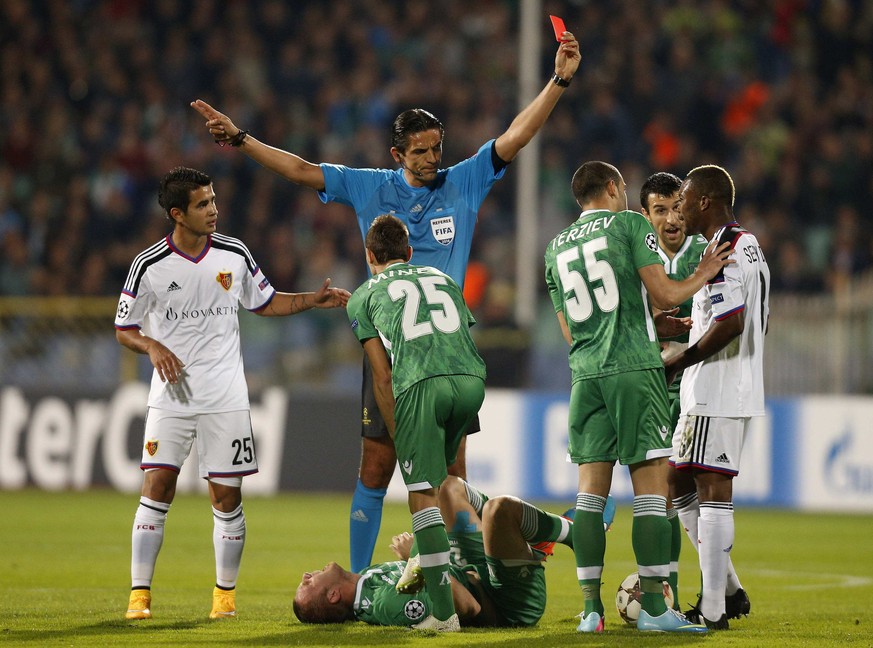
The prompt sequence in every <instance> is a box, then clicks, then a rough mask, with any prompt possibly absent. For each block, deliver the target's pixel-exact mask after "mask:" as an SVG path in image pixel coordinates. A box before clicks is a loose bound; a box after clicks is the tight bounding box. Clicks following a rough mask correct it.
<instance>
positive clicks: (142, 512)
mask: <svg viewBox="0 0 873 648" xmlns="http://www.w3.org/2000/svg"><path fill="white" fill-rule="evenodd" d="M169 510H170V505H169V504H165V503H164V502H156V501H154V500H150V499H149V498H147V497H140V498H139V508H137V509H136V515H135V516H134V518H133V532H132V535H131V557H130V581H131V587H132V588H133V589H138V588H145V589H149V588H151V585H152V577H153V576H154V574H155V563H156V562H157V560H158V553H159V552H160V550H161V545H162V544H163V542H164V523H165V522H166V520H167V512H168V511H169Z"/></svg>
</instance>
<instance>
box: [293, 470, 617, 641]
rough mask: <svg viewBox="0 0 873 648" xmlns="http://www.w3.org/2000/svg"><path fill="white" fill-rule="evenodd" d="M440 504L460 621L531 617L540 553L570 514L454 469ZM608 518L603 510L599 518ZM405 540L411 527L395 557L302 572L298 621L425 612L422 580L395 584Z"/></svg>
mask: <svg viewBox="0 0 873 648" xmlns="http://www.w3.org/2000/svg"><path fill="white" fill-rule="evenodd" d="M440 511H441V513H442V516H443V518H444V519H445V522H446V526H447V529H448V533H449V540H450V543H451V547H452V550H451V565H450V567H449V571H448V572H447V573H446V578H448V579H449V580H450V581H451V586H452V596H453V599H454V604H455V610H456V611H457V613H458V617H459V619H460V622H461V625H462V626H464V625H467V626H479V627H512V626H532V625H534V624H536V623H537V621H539V620H540V617H542V615H543V612H544V611H545V607H546V580H545V570H544V565H543V561H544V560H545V558H546V557H547V556H548V555H550V554H551V548H552V546H553V545H554V543H556V542H559V543H561V544H565V545H567V546H569V547H571V548H572V544H571V543H572V540H571V533H570V530H571V528H572V525H573V522H572V521H571V520H568V519H567V518H564V517H562V516H559V515H555V514H553V513H548V512H546V511H543V510H541V509H538V508H536V507H535V506H533V505H531V504H528V503H527V502H524V501H522V500H520V499H518V498H515V497H511V496H505V495H504V496H500V497H495V498H492V499H488V498H487V497H486V496H485V495H483V494H482V493H480V492H479V491H477V490H476V489H474V488H473V487H471V486H470V485H469V484H467V483H466V482H465V481H463V480H462V479H460V478H458V477H449V478H448V479H447V480H446V481H445V482H443V485H442V488H441V489H440ZM612 515H614V507H613V508H612ZM611 522H612V517H611V515H610V516H608V517H607V518H606V523H607V524H610V523H611ZM412 541H413V536H412V534H410V533H403V534H400V535H397V536H394V538H393V541H392V544H391V549H392V551H394V553H395V554H396V555H397V556H398V558H400V560H399V561H393V562H385V563H379V564H375V565H371V566H370V567H368V568H366V569H364V570H362V571H361V572H360V573H354V572H350V571H347V570H345V569H343V568H342V567H340V566H339V565H337V564H336V563H335V562H333V563H330V564H329V565H327V566H326V567H325V568H324V569H320V570H318V571H314V572H306V573H305V574H303V579H302V580H301V581H300V585H299V586H298V587H297V592H296V594H295V596H294V613H295V614H296V615H297V618H298V619H300V620H301V621H303V622H304V623H342V622H344V621H363V622H365V623H370V624H373V625H391V626H415V624H417V623H418V622H420V621H421V620H422V619H425V618H426V617H427V616H428V615H429V614H430V613H431V600H430V597H429V596H428V593H427V589H426V588H423V589H420V590H419V591H417V592H414V593H410V592H409V591H408V590H407V592H405V593H404V592H400V591H398V589H397V583H398V581H399V580H400V578H401V576H402V574H403V571H404V569H405V567H406V560H407V559H408V557H409V553H410V550H411V548H412ZM532 545H536V546H537V547H538V548H534V547H533V546H532ZM421 583H423V579H420V580H419V581H418V584H419V586H420V585H421ZM409 589H415V587H411V588H409Z"/></svg>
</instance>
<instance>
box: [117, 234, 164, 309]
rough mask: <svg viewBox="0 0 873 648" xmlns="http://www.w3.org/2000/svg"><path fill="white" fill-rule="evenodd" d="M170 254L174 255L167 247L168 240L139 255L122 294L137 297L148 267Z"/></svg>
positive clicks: (132, 266)
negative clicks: (140, 283)
mask: <svg viewBox="0 0 873 648" xmlns="http://www.w3.org/2000/svg"><path fill="white" fill-rule="evenodd" d="M169 254H172V250H171V249H170V247H169V246H168V245H167V242H166V240H162V241H160V242H158V243H155V244H154V245H153V246H151V247H150V248H148V249H147V250H145V251H144V252H141V253H140V254H138V255H137V256H136V258H135V259H134V260H133V263H132V264H131V266H130V272H128V274H127V280H126V281H125V282H124V288H123V290H122V292H123V293H125V294H127V295H130V296H131V297H136V294H137V291H138V290H139V282H140V281H142V277H143V275H144V274H145V272H146V270H147V269H148V267H149V266H150V265H152V264H153V263H157V262H158V261H160V260H161V259H163V258H164V257H166V256H168V255H169Z"/></svg>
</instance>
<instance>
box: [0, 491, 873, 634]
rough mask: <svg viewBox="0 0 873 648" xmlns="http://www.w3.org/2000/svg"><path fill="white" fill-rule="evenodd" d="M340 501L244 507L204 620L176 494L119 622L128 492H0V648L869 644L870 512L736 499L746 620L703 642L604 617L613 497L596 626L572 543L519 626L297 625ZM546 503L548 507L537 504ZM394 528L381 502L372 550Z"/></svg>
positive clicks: (339, 542)
mask: <svg viewBox="0 0 873 648" xmlns="http://www.w3.org/2000/svg"><path fill="white" fill-rule="evenodd" d="M349 497H350V496H316V495H299V494H297V495H283V496H279V497H275V498H248V499H246V501H245V510H246V519H247V523H248V537H247V541H246V549H245V554H244V556H243V564H242V572H241V577H240V582H239V585H238V588H237V610H238V615H239V616H238V618H236V619H232V620H224V621H210V620H209V619H208V614H209V610H210V606H211V595H212V587H213V584H214V581H213V579H214V564H213V558H212V515H211V511H210V507H209V502H208V499H207V497H206V496H203V495H197V496H195V495H188V496H182V495H180V496H179V497H177V499H176V501H175V503H174V504H173V507H172V509H171V510H170V515H169V518H168V520H167V529H166V535H165V539H164V547H163V550H162V551H161V556H160V558H159V560H158V566H157V573H156V575H155V582H154V586H153V600H152V612H153V614H154V619H152V620H150V621H126V620H125V619H124V611H125V610H126V608H127V597H128V592H129V587H130V585H129V569H130V567H129V564H130V529H131V524H132V521H133V513H134V510H135V508H136V505H137V496H135V495H121V494H118V493H115V492H110V491H99V490H97V491H89V492H83V493H47V492H38V491H21V492H0V510H2V511H3V513H4V521H3V523H2V525H0V549H2V554H3V558H4V560H3V569H2V570H0V643H2V644H8V645H31V646H47V645H64V646H95V645H101V646H133V645H138V646H225V645H240V646H278V645H283V646H285V645H292V646H331V647H339V646H409V647H410V648H416V647H417V646H435V645H450V646H490V645H497V644H500V645H502V646H508V647H509V648H513V647H519V648H522V647H523V648H528V647H534V648H536V647H543V648H545V647H549V648H551V647H553V646H567V645H584V646H623V645H628V644H631V643H633V644H635V645H642V646H676V645H695V644H703V643H707V644H709V645H715V644H718V645H721V646H732V647H733V646H775V645H781V646H836V645H840V646H873V542H871V540H870V538H871V532H873V517H871V516H862V515H813V514H802V513H796V512H787V511H777V510H760V509H739V510H738V512H737V515H736V526H737V534H736V546H735V547H734V550H733V553H732V558H733V560H734V564H735V565H736V566H737V569H738V571H739V573H740V577H741V580H742V582H743V586H744V587H745V588H746V590H747V591H748V592H749V596H750V597H751V600H752V614H751V616H750V617H749V618H745V619H741V620H739V621H731V630H730V631H728V632H722V633H715V634H710V635H708V636H703V637H700V636H695V637H692V636H676V635H670V636H667V635H655V636H653V635H646V636H641V635H639V634H638V633H637V632H636V630H634V629H632V628H631V627H629V626H626V625H625V624H624V623H623V622H622V621H620V620H619V618H618V615H617V614H616V613H615V612H614V610H613V608H612V606H611V599H612V595H613V592H614V591H615V589H616V588H617V587H618V584H619V583H620V582H621V580H622V579H623V578H624V577H625V576H627V574H629V573H631V572H633V571H635V570H636V567H635V565H634V560H633V552H632V550H631V546H630V524H631V511H630V508H629V507H619V510H618V515H617V517H616V522H615V525H614V527H613V530H612V531H610V533H609V535H608V537H607V540H608V544H607V559H606V569H605V572H604V578H603V580H604V583H605V584H604V587H603V592H604V601H605V603H606V604H607V618H606V632H605V633H604V634H603V635H599V636H591V635H578V634H577V633H576V632H575V625H576V621H575V620H574V616H575V615H576V614H577V613H578V612H579V611H580V610H581V608H582V605H581V595H580V594H579V591H578V586H577V584H576V581H575V567H574V561H573V555H572V552H571V551H570V550H569V549H567V548H565V547H561V546H558V548H557V550H556V554H555V555H554V556H552V557H551V558H549V561H548V566H547V581H548V593H549V603H548V607H547V609H546V614H545V616H544V617H543V619H542V620H541V621H540V623H539V624H538V625H537V626H536V627H534V628H527V629H520V630H473V629H470V630H465V631H463V632H462V633H459V634H458V635H444V636H439V637H434V636H421V635H418V634H415V633H413V632H410V631H407V630H404V629H400V628H378V627H373V626H367V625H365V624H362V623H346V624H344V625H341V626H321V627H318V626H307V625H303V624H300V623H298V622H297V620H296V619H295V618H294V616H293V613H292V611H291V597H292V595H293V591H294V588H295V587H296V585H297V583H298V582H299V580H300V575H301V574H302V572H303V571H305V570H307V569H312V568H319V567H321V566H323V565H324V564H326V563H327V562H329V561H331V560H337V561H338V562H340V564H348V558H347V555H348V539H347V532H348V530H347V517H348V503H349ZM546 508H548V509H550V510H554V511H556V512H558V511H561V510H563V509H564V508H566V505H562V504H560V503H557V504H553V505H550V506H548V505H547V507H546ZM408 527H409V513H408V511H407V510H406V508H405V506H404V505H401V504H394V503H391V504H388V505H386V509H385V517H384V519H383V524H382V533H381V535H380V537H379V542H378V545H377V549H376V556H375V558H374V559H375V560H389V559H391V554H390V552H389V550H388V548H387V545H388V542H389V539H390V536H391V535H393V534H394V533H396V532H397V531H400V530H403V529H406V528H408ZM683 549H684V551H683V555H682V561H681V570H680V574H681V575H680V583H679V585H680V587H679V601H680V602H681V603H682V605H683V607H687V604H688V603H690V602H693V601H694V600H695V595H696V592H697V583H698V568H697V563H696V554H695V553H694V551H693V550H692V549H691V547H690V546H688V545H686V546H684V547H683Z"/></svg>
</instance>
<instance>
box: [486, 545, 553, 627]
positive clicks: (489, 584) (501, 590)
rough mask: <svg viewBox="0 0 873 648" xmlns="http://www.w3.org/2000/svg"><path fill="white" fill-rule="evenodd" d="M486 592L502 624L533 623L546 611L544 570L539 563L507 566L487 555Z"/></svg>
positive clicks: (525, 624)
mask: <svg viewBox="0 0 873 648" xmlns="http://www.w3.org/2000/svg"><path fill="white" fill-rule="evenodd" d="M485 560H486V561H487V563H488V578H487V580H485V579H483V581H482V583H483V585H484V586H485V591H486V592H487V593H488V595H489V596H490V597H491V599H492V600H493V601H494V605H495V606H496V608H497V613H498V614H499V615H500V625H501V626H508V627H514V626H532V625H536V623H537V621H539V620H540V618H542V616H543V612H545V610H546V570H545V566H544V565H543V563H541V562H536V561H530V562H529V561H524V562H523V563H522V564H518V565H512V566H509V565H507V564H505V563H504V562H503V561H500V560H497V559H496V558H492V557H491V556H487V557H486V559H485Z"/></svg>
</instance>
